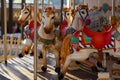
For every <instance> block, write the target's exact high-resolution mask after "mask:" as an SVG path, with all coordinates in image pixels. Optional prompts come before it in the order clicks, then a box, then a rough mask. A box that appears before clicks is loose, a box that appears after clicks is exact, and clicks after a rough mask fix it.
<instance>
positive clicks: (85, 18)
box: [78, 9, 88, 22]
mask: <svg viewBox="0 0 120 80" xmlns="http://www.w3.org/2000/svg"><path fill="white" fill-rule="evenodd" d="M81 10H82V9H80V10H78V13H79V15H80V17H81V18H82V20H83V22H85V20H86V18H87V16H88V11H87V10H86V9H85V10H86V12H87V16H85V18H83V17H82V15H81V13H80V12H81Z"/></svg>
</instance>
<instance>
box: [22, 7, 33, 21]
mask: <svg viewBox="0 0 120 80" xmlns="http://www.w3.org/2000/svg"><path fill="white" fill-rule="evenodd" d="M26 9H27V10H28V12H29V14H28V15H27V17H26V18H25V20H24V22H26V21H27V19H28V17H29V16H30V18H32V15H31V10H30V9H28V8H26Z"/></svg>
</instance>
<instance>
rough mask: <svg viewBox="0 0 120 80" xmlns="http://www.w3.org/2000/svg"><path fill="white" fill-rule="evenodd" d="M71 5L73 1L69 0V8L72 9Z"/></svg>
mask: <svg viewBox="0 0 120 80" xmlns="http://www.w3.org/2000/svg"><path fill="white" fill-rule="evenodd" d="M71 3H72V1H71V0H69V7H68V8H70V7H71Z"/></svg>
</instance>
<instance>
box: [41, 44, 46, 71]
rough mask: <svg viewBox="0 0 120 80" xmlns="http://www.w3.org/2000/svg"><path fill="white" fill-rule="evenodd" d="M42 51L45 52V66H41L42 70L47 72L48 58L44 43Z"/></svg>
mask: <svg viewBox="0 0 120 80" xmlns="http://www.w3.org/2000/svg"><path fill="white" fill-rule="evenodd" d="M42 53H43V66H42V67H41V70H42V71H43V72H46V70H47V60H46V47H45V45H43V48H42Z"/></svg>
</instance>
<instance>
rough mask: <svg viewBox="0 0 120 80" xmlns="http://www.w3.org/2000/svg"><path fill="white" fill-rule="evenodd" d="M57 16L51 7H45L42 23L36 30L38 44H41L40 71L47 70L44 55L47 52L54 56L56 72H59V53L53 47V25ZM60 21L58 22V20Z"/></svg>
mask: <svg viewBox="0 0 120 80" xmlns="http://www.w3.org/2000/svg"><path fill="white" fill-rule="evenodd" d="M57 21H58V20H57V15H56V13H55V9H54V8H52V7H47V8H46V9H45V11H44V12H43V15H42V23H41V26H40V28H39V29H38V34H39V37H40V42H41V44H42V53H43V66H42V67H41V69H42V71H44V72H46V70H47V60H46V55H47V52H48V51H52V52H53V53H54V55H55V61H56V68H55V71H56V72H58V73H59V72H60V60H59V51H58V50H57V48H56V47H55V33H54V30H55V29H56V28H55V23H56V22H57ZM59 21H60V20H59Z"/></svg>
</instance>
